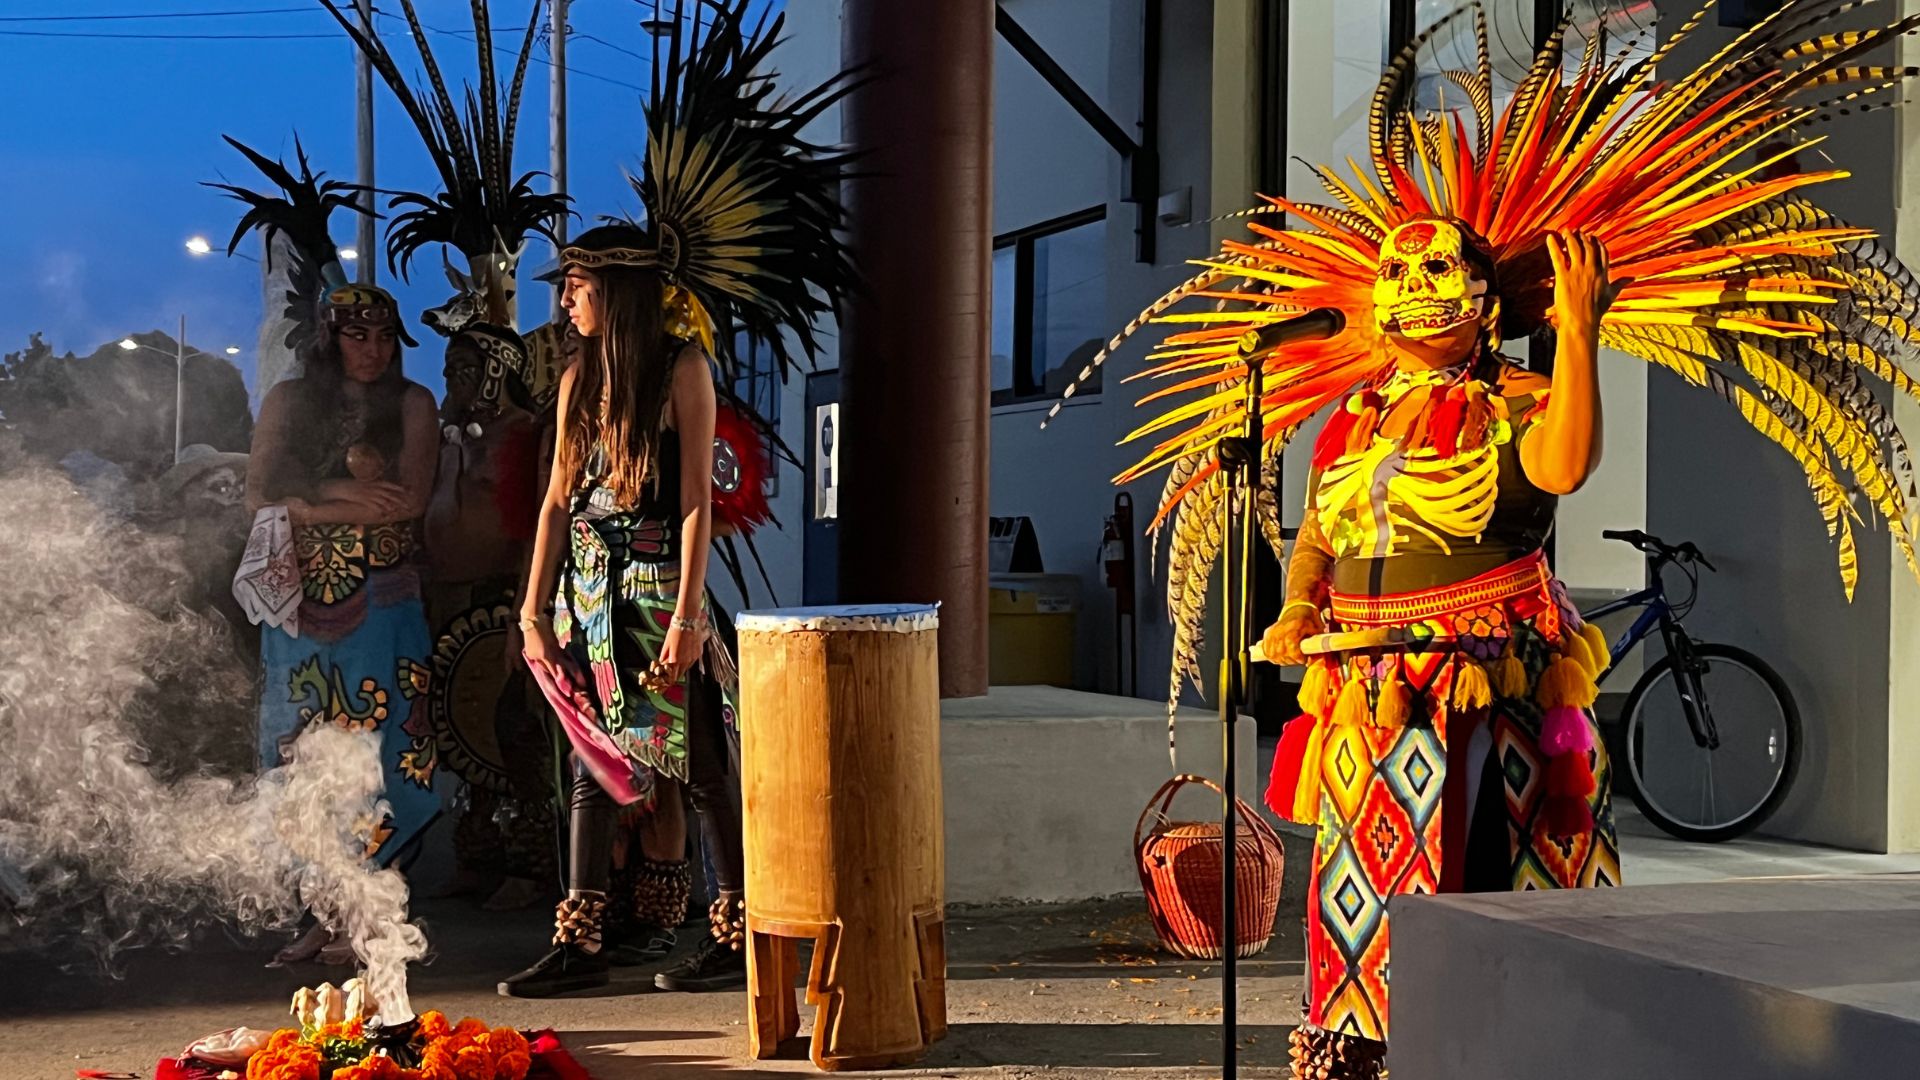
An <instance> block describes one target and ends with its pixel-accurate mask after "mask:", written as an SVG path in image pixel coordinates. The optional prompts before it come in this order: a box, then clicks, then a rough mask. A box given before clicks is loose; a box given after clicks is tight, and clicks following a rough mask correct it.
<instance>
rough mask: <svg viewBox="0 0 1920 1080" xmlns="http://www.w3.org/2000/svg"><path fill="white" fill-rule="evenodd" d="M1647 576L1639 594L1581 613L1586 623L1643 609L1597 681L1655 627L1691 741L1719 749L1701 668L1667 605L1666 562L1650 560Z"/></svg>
mask: <svg viewBox="0 0 1920 1080" xmlns="http://www.w3.org/2000/svg"><path fill="white" fill-rule="evenodd" d="M1648 562H1649V565H1648V567H1647V577H1648V578H1649V579H1651V581H1652V584H1650V585H1648V586H1647V587H1646V588H1644V589H1641V590H1640V591H1639V592H1636V593H1632V594H1630V595H1628V596H1623V597H1620V598H1619V599H1617V600H1609V601H1607V602H1606V603H1604V604H1601V605H1600V606H1599V607H1597V608H1594V609H1593V610H1592V611H1588V612H1583V613H1582V614H1581V616H1580V618H1581V619H1582V620H1583V621H1586V622H1592V621H1593V620H1595V619H1598V618H1601V617H1603V616H1606V615H1611V614H1613V613H1614V612H1617V611H1625V610H1626V609H1628V608H1634V607H1637V608H1644V609H1645V610H1643V611H1641V612H1640V614H1639V616H1638V617H1637V618H1635V619H1634V620H1633V625H1632V626H1629V627H1628V628H1627V632H1626V633H1625V634H1622V635H1621V636H1620V639H1619V640H1618V641H1616V642H1614V643H1613V644H1612V645H1611V646H1609V647H1608V649H1607V653H1608V660H1607V670H1606V671H1604V672H1602V673H1601V674H1600V679H1599V681H1601V682H1604V681H1606V677H1607V676H1608V675H1610V674H1612V673H1613V669H1614V667H1615V666H1617V665H1618V664H1619V663H1620V661H1621V659H1622V658H1623V657H1625V656H1626V655H1627V653H1628V652H1630V651H1632V649H1633V647H1634V646H1635V645H1638V644H1640V642H1641V641H1643V640H1645V639H1646V638H1647V637H1648V636H1649V635H1651V634H1652V633H1653V631H1654V629H1655V628H1656V627H1658V628H1659V631H1660V637H1661V639H1662V641H1664V642H1665V644H1666V646H1667V655H1668V656H1670V657H1672V658H1673V665H1674V679H1675V682H1676V683H1677V684H1678V686H1679V690H1680V706H1681V710H1682V711H1683V712H1684V713H1685V714H1686V717H1687V727H1688V728H1689V729H1691V731H1692V734H1693V741H1694V742H1695V743H1696V744H1697V745H1699V746H1702V747H1705V748H1706V749H1708V750H1717V749H1719V748H1720V731H1719V728H1718V727H1717V726H1716V725H1715V724H1714V722H1713V710H1712V708H1711V707H1709V706H1707V704H1706V700H1707V699H1706V695H1705V694H1704V693H1703V692H1702V690H1701V687H1700V673H1701V667H1700V663H1699V661H1697V660H1696V659H1695V658H1694V654H1693V639H1692V638H1690V637H1688V636H1687V633H1686V631H1685V630H1684V629H1683V628H1682V627H1681V626H1680V623H1679V621H1678V620H1676V619H1674V617H1673V607H1672V605H1670V604H1668V603H1667V587H1666V582H1665V581H1663V580H1662V579H1661V576H1660V571H1661V570H1662V569H1664V568H1665V563H1666V560H1664V559H1649V560H1648Z"/></svg>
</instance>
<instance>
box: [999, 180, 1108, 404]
mask: <svg viewBox="0 0 1920 1080" xmlns="http://www.w3.org/2000/svg"><path fill="white" fill-rule="evenodd" d="M1107 329H1108V327H1107V211H1106V208H1105V207H1096V208H1094V209H1092V210H1087V211H1083V212H1081V213H1078V214H1072V215H1069V216H1067V217H1063V218H1056V219H1054V220H1053V221H1048V222H1044V223H1042V224H1040V225H1036V226H1034V227H1033V228H1030V229H1024V230H1022V231H1020V232H1017V233H1009V234H1008V235H1006V236H1002V237H1000V238H999V239H997V240H995V241H994V252H993V372H992V374H993V404H995V405H1011V404H1015V403H1017V402H1023V401H1043V400H1047V399H1050V398H1057V397H1059V396H1060V395H1061V394H1062V393H1063V392H1065V390H1066V388H1067V387H1068V386H1069V385H1071V384H1072V382H1073V380H1074V377H1075V376H1077V375H1079V374H1080V369H1081V368H1083V367H1085V366H1086V365H1087V362H1088V361H1089V360H1091V359H1093V356H1094V354H1095V353H1097V352H1099V351H1100V346H1101V345H1103V344H1105V342H1106V331H1107ZM1099 391H1100V375H1099V373H1097V372H1096V373H1095V374H1094V377H1093V378H1092V379H1090V380H1088V381H1087V383H1086V384H1085V385H1084V386H1082V387H1081V388H1080V390H1079V393H1082V394H1089V393H1098V392H1099Z"/></svg>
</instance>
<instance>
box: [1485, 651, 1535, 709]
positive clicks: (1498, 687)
mask: <svg viewBox="0 0 1920 1080" xmlns="http://www.w3.org/2000/svg"><path fill="white" fill-rule="evenodd" d="M1493 692H1494V693H1496V694H1498V695H1499V696H1501V697H1503V698H1517V697H1525V696H1526V693H1527V665H1525V664H1522V663H1521V662H1520V658H1519V657H1517V656H1515V655H1513V650H1511V649H1509V650H1507V652H1506V654H1505V655H1503V656H1502V657H1500V659H1498V660H1496V661H1494V664H1493Z"/></svg>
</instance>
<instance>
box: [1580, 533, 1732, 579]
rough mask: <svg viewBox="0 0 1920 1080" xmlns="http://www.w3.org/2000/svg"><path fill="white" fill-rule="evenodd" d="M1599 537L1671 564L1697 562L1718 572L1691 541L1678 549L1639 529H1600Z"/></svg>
mask: <svg viewBox="0 0 1920 1080" xmlns="http://www.w3.org/2000/svg"><path fill="white" fill-rule="evenodd" d="M1600 535H1601V537H1602V538H1603V539H1607V540H1618V541H1621V542H1622V543H1625V544H1631V545H1632V546H1633V547H1635V548H1638V549H1639V550H1641V551H1643V552H1645V553H1647V554H1648V555H1655V556H1658V557H1660V558H1663V559H1667V560H1669V561H1673V562H1687V563H1694V562H1697V563H1699V564H1700V565H1701V566H1704V567H1706V568H1707V569H1709V570H1712V571H1714V572H1715V573H1718V572H1719V568H1718V567H1716V566H1714V565H1713V564H1712V563H1711V562H1708V561H1707V557H1706V556H1705V555H1702V554H1701V553H1700V549H1699V548H1697V547H1695V546H1694V543H1693V541H1691V540H1689V541H1687V542H1686V543H1684V544H1681V545H1680V546H1679V547H1675V546H1673V545H1672V544H1669V543H1667V542H1666V541H1664V540H1662V539H1660V538H1659V537H1657V536H1650V535H1648V534H1647V533H1644V532H1642V531H1640V530H1639V529H1602V530H1600Z"/></svg>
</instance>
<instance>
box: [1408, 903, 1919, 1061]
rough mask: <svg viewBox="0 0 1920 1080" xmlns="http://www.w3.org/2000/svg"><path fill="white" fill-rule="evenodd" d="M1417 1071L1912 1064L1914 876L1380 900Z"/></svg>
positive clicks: (1915, 1049)
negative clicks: (1385, 906)
mask: <svg viewBox="0 0 1920 1080" xmlns="http://www.w3.org/2000/svg"><path fill="white" fill-rule="evenodd" d="M1393 935H1394V936H1393V998H1394V1002H1395V1009H1394V1014H1393V1038H1392V1040H1391V1046H1392V1049H1391V1051H1390V1058H1389V1062H1388V1064H1389V1067H1390V1068H1391V1069H1392V1070H1393V1072H1394V1075H1396V1076H1401V1075H1404V1076H1408V1077H1416V1078H1418V1080H1454V1078H1459V1080H1468V1078H1471V1080H1508V1078H1511V1080H1521V1078H1525V1080H1537V1078H1540V1077H1554V1078H1555V1080H1601V1078H1605V1080H1621V1078H1629V1077H1631V1078H1639V1077H1648V1078H1655V1077H1657V1078H1668V1077H1693V1076H1702V1077H1704V1076H1716V1077H1737V1078H1739V1080H1813V1078H1815V1077H1819V1078H1828V1077H1861V1078H1863V1080H1864V1078H1879V1077H1908V1076H1914V1075H1920V875H1915V874H1883V875H1873V876H1831V877H1803V878H1768V879H1755V880H1729V881H1718V882H1711V883H1703V884H1687V885H1652V886H1643V887H1638V888H1628V889H1609V890H1592V891H1579V892H1565V893H1552V894H1546V893H1532V894H1488V895H1476V896H1446V897H1417V898H1402V899H1396V900H1395V901H1394V903H1393Z"/></svg>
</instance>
